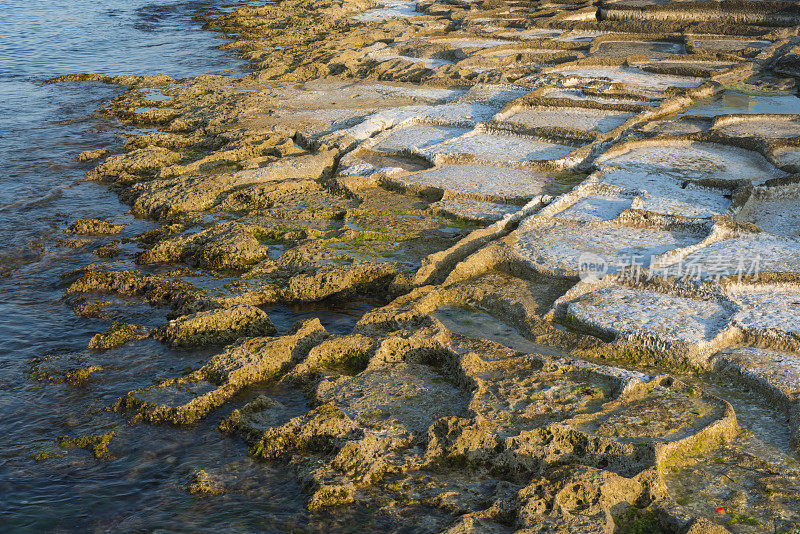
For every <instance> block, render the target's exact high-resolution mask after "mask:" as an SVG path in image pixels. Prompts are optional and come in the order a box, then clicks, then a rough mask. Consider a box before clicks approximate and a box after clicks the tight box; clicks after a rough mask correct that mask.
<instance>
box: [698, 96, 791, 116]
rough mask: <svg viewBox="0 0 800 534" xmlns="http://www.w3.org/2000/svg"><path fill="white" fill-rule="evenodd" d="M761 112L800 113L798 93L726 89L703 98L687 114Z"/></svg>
mask: <svg viewBox="0 0 800 534" xmlns="http://www.w3.org/2000/svg"><path fill="white" fill-rule="evenodd" d="M761 113H789V114H794V113H800V98H798V97H797V95H793V94H792V95H774V94H763V95H762V94H753V93H742V92H739V91H725V92H724V93H722V94H721V95H718V96H715V97H713V98H709V99H707V100H701V101H699V102H697V103H696V104H695V105H694V106H692V107H691V108H689V110H688V111H686V113H685V114H686V115H695V116H699V117H716V116H717V115H728V114H748V115H755V114H761Z"/></svg>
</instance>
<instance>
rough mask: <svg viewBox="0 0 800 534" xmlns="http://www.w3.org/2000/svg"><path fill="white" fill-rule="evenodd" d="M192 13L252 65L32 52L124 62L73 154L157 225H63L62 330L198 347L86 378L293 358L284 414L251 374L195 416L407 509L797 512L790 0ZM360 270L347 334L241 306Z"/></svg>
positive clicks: (426, 515)
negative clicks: (85, 140)
mask: <svg viewBox="0 0 800 534" xmlns="http://www.w3.org/2000/svg"><path fill="white" fill-rule="evenodd" d="M207 26H208V27H209V28H210V29H214V30H216V31H219V32H222V33H223V34H224V35H225V36H226V37H228V38H230V39H231V42H230V43H229V44H227V45H225V46H226V47H229V48H231V49H234V50H236V51H237V53H239V54H241V56H242V57H243V58H245V59H247V60H248V61H250V63H251V65H252V68H253V70H252V72H251V73H249V74H247V75H245V76H240V77H230V76H210V75H208V76H198V77H196V78H186V79H182V80H173V79H171V78H169V77H167V76H163V75H153V76H116V77H107V76H99V75H93V74H74V75H68V76H63V77H60V78H58V79H54V80H51V81H52V82H71V81H90V82H102V83H113V84H120V85H124V86H127V89H126V91H125V92H124V93H123V94H122V95H121V96H119V97H117V98H115V99H114V101H113V102H111V103H109V105H108V106H107V108H106V109H105V111H106V112H107V113H110V114H112V115H114V116H115V117H117V118H119V119H120V120H121V121H123V122H124V123H125V124H128V125H131V126H134V127H136V128H137V130H136V133H135V134H131V135H129V136H128V138H127V141H126V143H125V152H124V153H123V154H118V155H110V154H109V153H108V152H107V151H92V152H88V153H84V154H81V155H80V157H79V158H80V160H81V161H97V165H96V167H94V168H93V169H92V170H91V171H89V172H88V173H87V179H89V180H95V181H98V182H101V183H104V184H106V185H107V186H108V187H110V188H112V189H113V190H114V191H116V192H117V193H118V194H119V196H120V198H122V199H123V200H124V201H125V202H127V203H129V204H130V206H131V208H132V212H133V213H134V214H135V215H136V216H137V217H142V218H149V219H153V220H156V221H158V222H160V223H162V226H161V227H160V228H158V229H155V230H151V231H148V232H145V233H142V234H139V235H135V236H126V235H124V232H123V234H120V232H122V231H123V228H121V227H119V226H117V225H113V224H111V223H109V222H107V221H100V220H97V221H74V222H73V223H72V224H71V225H70V226H69V227H68V228H66V229H65V232H64V233H65V235H64V244H65V245H66V246H75V247H84V246H85V247H92V248H93V249H94V252H95V254H97V256H98V257H99V258H100V259H99V260H98V263H96V264H93V265H88V266H86V267H85V268H83V269H79V270H77V271H74V272H71V273H68V274H67V275H65V276H64V284H65V296H66V298H67V299H68V300H69V302H70V303H71V304H72V305H73V307H74V309H75V312H76V313H78V314H80V315H84V316H88V317H98V318H104V319H106V320H108V321H109V323H110V326H109V329H108V330H107V331H106V332H104V333H101V334H98V335H97V336H95V337H94V338H93V339H92V340H91V342H90V344H89V348H90V349H93V350H94V351H95V353H96V354H98V355H101V354H102V351H104V350H107V349H109V348H113V347H115V346H120V345H122V344H125V343H129V342H132V341H135V340H140V339H143V338H148V337H149V338H153V339H157V340H159V341H162V342H164V343H166V344H168V345H169V346H174V347H184V348H186V347H189V348H201V349H202V350H210V351H211V353H212V354H213V355H212V356H211V357H210V358H209V360H208V362H207V363H206V364H205V365H203V366H202V367H200V368H199V369H193V370H190V371H188V372H185V373H183V374H176V376H174V377H172V378H169V379H166V380H159V381H158V382H157V383H155V384H154V385H153V386H151V387H147V388H142V389H137V390H134V391H130V392H128V393H127V394H125V395H123V396H121V398H120V399H119V401H118V402H117V403H116V404H115V406H114V409H115V410H117V411H118V412H119V413H120V414H122V415H123V416H124V417H127V418H130V421H131V423H134V424H135V423H140V424H172V425H187V424H193V423H195V422H197V421H199V420H201V419H203V418H205V417H206V416H208V415H209V414H210V413H211V412H212V411H214V410H216V409H218V408H220V407H222V406H224V405H225V404H226V402H228V401H229V399H231V398H233V397H234V396H235V395H237V394H238V393H240V392H242V391H245V390H247V388H250V387H252V386H253V385H256V384H260V383H264V382H267V381H273V382H280V383H282V384H284V385H285V386H286V387H290V388H294V389H297V390H300V391H302V392H303V393H304V394H305V395H306V397H307V398H308V402H309V408H308V411H307V413H305V414H303V415H299V416H293V414H291V412H290V411H288V410H287V409H286V407H285V406H283V405H282V404H281V403H280V402H278V401H277V400H274V399H271V398H269V397H266V396H259V397H257V398H256V399H255V400H253V401H252V402H250V403H248V404H246V405H245V406H243V407H241V408H239V409H236V410H234V411H233V412H232V413H231V414H230V415H229V416H228V417H226V418H225V419H224V420H223V421H222V423H221V424H220V431H222V432H224V433H226V434H229V435H231V436H235V437H236V439H243V440H245V441H246V442H247V443H248V444H249V445H250V446H251V454H252V455H254V456H256V457H259V458H264V459H267V460H280V461H283V462H285V463H286V464H287V465H291V466H292V468H293V469H294V471H295V472H296V474H297V477H298V479H299V480H300V481H301V482H302V484H303V487H304V489H305V491H306V492H307V495H308V507H309V509H311V510H319V509H327V508H331V507H337V506H362V507H369V508H370V509H372V510H377V511H378V513H381V514H384V515H385V516H387V517H393V518H395V519H396V523H397V524H398V525H401V526H403V525H405V526H406V527H407V530H409V531H426V532H428V531H433V532H439V531H446V532H451V533H457V532H506V531H508V532H510V531H524V532H561V531H564V532H631V533H633V532H681V533H683V532H694V533H699V532H725V531H731V532H798V531H800V497H798V496H800V464H798V462H797V457H796V451H797V447H798V446H800V401H799V400H798V399H799V398H800V397H798V393H800V355H798V354H799V353H800V342H799V340H800V320H798V318H799V317H800V306H798V302H795V301H798V300H800V278H798V273H800V219H798V215H797V213H798V210H797V208H798V207H800V188H799V187H798V183H800V179H798V173H800V106H798V105H797V104H796V103H794V102H791V103H789V104H787V106H784V107H781V106H782V102H783V101H784V100H785V99H794V100H797V97H796V96H794V93H795V92H796V88H795V81H794V78H793V76H795V75H798V65H799V64H800V63H798V61H800V60H799V59H798V58H799V57H800V56H798V54H800V52H798V51H800V37H798V35H799V34H800V32H799V31H798V30H800V8H799V7H798V6H797V5H795V3H792V2H747V1H722V2H702V1H697V2H695V1H689V2H674V1H673V2H649V1H636V0H620V1H616V2H599V3H593V2H585V1H577V0H562V1H559V2H558V3H552V2H528V1H521V0H504V1H500V0H480V1H473V2H469V1H461V0H451V1H449V2H448V3H436V2H432V1H430V0H426V1H421V2H409V1H405V0H387V1H385V2H380V1H379V2H377V3H375V2H371V1H367V0H363V1H362V0H330V1H325V2H314V3H308V2H300V1H299V0H285V1H283V2H280V3H270V4H266V5H263V6H252V5H245V6H241V7H238V8H236V9H234V10H233V11H231V12H230V13H221V14H219V15H218V16H216V17H213V18H210V19H209V20H208V22H207ZM731 94H733V95H740V96H739V98H741V99H743V100H744V101H746V105H742V106H740V107H739V108H733V112H731V111H730V110H729V109H726V108H725V107H724V106H723V107H721V108H720V109H716V110H715V109H713V106H712V109H711V111H709V110H708V109H706V108H703V105H704V103H707V102H717V101H719V99H720V98H723V99H724V98H727V96H728V95H731ZM709 99H711V100H709ZM782 99H784V100H782ZM792 106H794V109H793V110H792V109H791V108H792ZM786 107H788V108H789V111H787V109H786ZM365 299H368V301H369V302H370V306H369V307H370V308H371V309H370V310H369V311H367V312H366V313H365V314H364V315H363V317H361V318H360V320H359V321H358V322H357V324H356V325H355V327H354V328H353V330H352V332H347V333H343V332H332V331H329V330H328V329H326V327H325V326H324V325H323V324H322V323H321V322H320V320H319V319H306V320H304V321H299V322H298V323H297V324H295V325H294V326H293V327H292V328H291V330H290V331H289V332H281V331H279V329H278V328H277V327H276V325H275V324H274V322H273V320H271V318H270V309H271V308H272V307H274V306H276V305H290V304H299V303H310V302H315V303H319V302H322V303H325V304H326V305H330V306H332V307H333V306H336V305H337V303H341V302H350V301H364V300H365ZM131 300H134V301H137V302H143V303H146V304H147V305H150V306H153V307H161V308H169V310H170V315H169V317H170V319H171V320H170V321H169V322H168V323H166V324H163V325H161V326H158V327H155V328H152V327H148V326H147V325H141V324H133V323H131V322H130V321H131V320H132V319H127V318H126V316H125V307H126V305H127V303H128V302H130V301H131ZM126 319H127V320H126ZM99 359H102V358H100V357H98V360H99ZM46 363H48V362H43V363H42V362H40V364H39V365H38V367H37V369H36V372H37V373H38V374H39V375H40V376H49V377H50V378H57V379H60V380H63V381H66V382H67V383H75V384H80V383H84V382H85V381H87V380H91V379H92V377H93V376H94V374H95V373H102V372H103V365H102V363H101V362H99V361H98V362H96V363H93V364H91V365H89V366H84V367H82V368H80V369H68V370H64V369H59V368H58V366H57V365H53V364H52V362H50V367H48V366H47V365H45V364H46ZM719 376H724V377H726V380H732V381H734V382H735V383H737V384H740V385H741V387H742V388H745V389H747V390H752V391H754V392H756V394H757V395H758V396H759V397H761V398H762V399H764V402H765V403H767V404H768V405H769V406H770V411H771V414H770V416H769V417H772V418H775V419H776V420H779V421H785V424H784V429H783V430H784V431H785V432H786V433H787V434H788V435H789V437H788V439H790V440H791V441H790V446H789V447H788V448H787V450H784V451H780V453H779V454H776V453H775V449H769V448H768V447H765V446H764V443H763V441H762V440H761V439H760V437H759V436H758V434H757V433H754V432H752V431H750V430H749V429H748V428H747V425H740V424H739V422H737V409H738V408H735V407H734V405H733V404H734V401H733V400H732V399H727V398H726V397H725V395H724V394H720V393H719V392H718V391H717V392H715V393H712V392H710V391H706V389H705V388H704V387H703V384H704V383H709V382H712V381H713V380H714V379H715V378H716V377H719ZM712 389H713V388H712ZM715 391H716V390H715ZM787 429H788V430H787ZM111 439H112V438H111V437H103V438H102V439H94V440H92V439H88V440H84V441H86V443H87V444H88V445H87V446H92V447H95V448H96V447H97V444H98V443H101V444H102V447H101V448H102V449H103V450H105V448H107V446H108V443H109V441H110V440H111ZM81 443H83V442H81ZM103 450H100V452H99V453H98V452H95V454H96V455H97V456H98V458H101V457H102V453H103ZM767 450H769V452H765V451H767ZM187 491H191V492H193V493H208V494H210V495H213V494H218V493H220V492H224V491H225V487H224V481H220V480H217V479H216V478H215V476H214V475H213V474H209V473H206V472H201V473H198V474H197V476H196V477H195V478H194V479H193V480H192V481H191V483H190V485H189V488H188V490H187ZM209 498H213V497H211V496H210V497H209ZM412 518H413V519H412ZM409 525H412V526H409Z"/></svg>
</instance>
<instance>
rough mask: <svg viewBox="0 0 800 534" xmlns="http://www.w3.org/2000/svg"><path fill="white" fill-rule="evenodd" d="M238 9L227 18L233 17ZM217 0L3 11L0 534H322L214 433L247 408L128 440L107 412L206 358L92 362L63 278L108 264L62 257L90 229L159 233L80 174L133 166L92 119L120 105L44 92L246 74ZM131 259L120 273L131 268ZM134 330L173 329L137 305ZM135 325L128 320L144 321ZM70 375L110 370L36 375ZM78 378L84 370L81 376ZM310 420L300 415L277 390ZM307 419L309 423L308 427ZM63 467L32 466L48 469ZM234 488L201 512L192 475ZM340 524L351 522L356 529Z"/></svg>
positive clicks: (128, 357)
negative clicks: (92, 445)
mask: <svg viewBox="0 0 800 534" xmlns="http://www.w3.org/2000/svg"><path fill="white" fill-rule="evenodd" d="M229 1H230V0H229ZM218 7H220V8H224V7H225V3H224V2H221V1H219V0H205V1H194V2H182V1H176V0H155V1H154V0H99V1H98V0H46V1H45V0H3V2H2V11H1V13H2V20H1V21H0V43H2V46H1V47H0V414H2V417H0V531H3V532H52V531H57V532H64V531H78V532H86V531H115V532H116V531H122V532H128V531H137V532H141V531H152V530H162V531H168V532H175V531H198V530H200V531H226V532H227V531H234V532H235V531H240V532H252V531H267V532H285V531H288V530H293V529H299V530H302V531H326V530H327V529H328V528H329V526H330V525H332V524H333V522H332V519H331V518H330V517H325V516H310V515H309V514H308V513H307V512H306V511H305V507H304V498H305V497H304V494H303V492H302V491H301V489H300V487H299V486H298V484H297V482H296V480H295V477H294V476H293V474H292V473H291V472H289V471H288V470H287V469H286V466H284V465H270V464H264V463H259V462H256V461H254V460H252V459H251V458H250V457H249V456H248V454H247V449H246V446H245V445H244V444H243V443H241V442H240V441H238V440H235V439H230V438H227V437H225V436H223V435H222V434H220V433H219V432H218V431H217V430H216V425H217V424H218V422H219V420H220V419H221V418H222V417H224V416H225V415H226V413H227V412H229V411H230V410H231V409H232V408H234V407H236V406H239V405H241V404H242V403H244V402H246V401H247V400H248V399H249V398H251V397H252V396H253V395H255V394H257V393H259V391H257V390H254V391H249V392H247V393H245V394H243V395H241V396H240V397H239V398H237V399H235V400H234V401H233V402H232V403H231V405H230V406H229V407H228V408H226V409H225V410H221V412H220V413H216V414H214V416H213V417H211V418H210V420H209V421H207V422H205V423H203V424H200V425H198V426H197V427H194V428H188V429H175V428H166V427H154V426H149V425H133V426H132V425H129V424H128V422H127V421H126V419H125V418H123V417H121V416H119V415H118V414H116V413H114V412H111V411H109V410H108V409H107V408H108V407H109V406H110V405H111V404H113V402H114V401H115V400H116V399H117V398H118V397H119V396H121V395H123V394H125V393H126V392H127V391H129V390H131V389H134V388H138V387H143V386H148V385H150V384H151V383H152V380H154V379H163V378H167V377H169V376H176V375H179V374H181V373H182V372H183V370H185V369H187V368H192V367H195V368H196V367H197V366H199V365H201V364H202V363H203V361H204V360H205V359H207V358H208V357H209V354H208V353H207V352H198V351H187V352H178V351H174V350H169V349H167V348H165V347H164V346H162V345H161V344H159V343H157V342H154V341H151V340H145V341H141V342H136V343H132V344H129V345H127V346H124V347H121V348H119V349H114V350H111V351H107V352H102V353H101V352H95V351H89V350H87V348H86V347H87V343H88V341H89V339H90V338H91V336H92V335H94V334H96V333H98V332H101V331H103V330H105V329H106V328H107V326H108V322H107V321H104V320H99V319H87V318H82V317H78V316H76V315H75V314H73V312H72V309H71V307H70V306H69V305H68V303H67V301H66V300H65V298H64V296H63V292H64V285H63V283H62V282H61V281H60V276H61V275H62V274H63V273H66V272H67V271H69V270H70V269H73V268H75V267H80V266H83V265H86V264H89V263H96V262H98V261H100V259H99V258H98V257H97V256H94V255H92V254H91V248H92V247H93V246H96V245H97V244H94V245H92V244H90V245H87V246H85V247H78V248H73V247H67V246H62V245H61V244H60V241H59V240H60V239H63V238H65V237H66V236H65V235H64V234H63V233H62V232H61V230H63V228H64V227H65V226H66V225H68V224H69V223H70V222H72V221H74V220H75V219H78V218H94V217H107V218H109V219H113V220H115V221H119V222H125V223H128V224H129V227H128V228H126V230H125V231H124V233H123V237H126V236H132V235H134V234H136V233H138V232H141V231H143V230H146V229H148V228H151V227H152V226H153V223H150V222H147V221H140V220H135V219H133V217H132V216H131V215H130V214H128V213H126V212H127V210H128V207H127V206H125V205H123V204H121V203H120V202H119V201H118V200H117V198H116V196H115V195H114V194H112V193H111V192H109V191H107V190H106V189H105V188H104V187H102V186H100V185H97V184H94V183H90V182H85V181H80V178H81V177H82V176H83V174H84V173H85V172H86V171H87V170H88V169H89V168H90V167H89V166H88V165H85V164H78V163H76V162H75V161H74V158H75V156H77V155H78V154H79V153H80V152H82V151H84V150H88V149H95V148H101V147H107V148H109V149H111V150H112V151H117V152H118V151H119V150H120V149H121V139H120V133H121V131H122V127H121V125H120V124H118V123H116V122H115V121H113V120H112V119H110V118H108V117H106V116H103V115H100V114H98V113H96V110H97V109H98V108H99V107H100V106H102V105H103V104H104V103H105V102H107V101H108V100H109V99H110V98H111V97H113V96H114V95H115V94H118V93H119V92H120V91H121V90H122V89H121V88H119V87H116V86H109V85H103V84H97V83H65V84H57V85H42V84H41V82H42V81H43V80H45V79H47V78H50V77H53V76H57V75H61V74H67V73H72V72H98V73H105V74H143V73H149V74H154V73H165V74H168V75H171V76H173V77H184V76H191V75H197V74H204V73H221V74H226V73H228V74H235V72H236V71H237V69H239V68H240V67H241V63H240V62H239V61H238V60H237V59H236V58H234V57H231V56H229V55H226V54H225V53H223V52H222V51H220V50H219V49H218V48H217V47H218V45H219V44H221V41H220V39H219V37H218V36H217V35H215V34H213V33H211V32H206V31H203V30H201V28H200V24H201V23H200V22H197V21H194V20H193V17H194V15H195V14H196V12H197V11H198V10H202V9H214V8H218ZM130 256H131V254H130V253H124V254H123V255H122V257H121V258H120V259H119V260H118V262H119V264H120V267H124V266H127V265H129V264H130ZM122 304H124V305H125V306H128V312H129V313H128V318H129V320H134V321H136V322H140V323H144V324H153V325H154V324H158V323H160V322H164V321H165V320H166V310H157V309H151V308H149V307H147V306H144V305H142V304H140V303H136V302H132V303H122ZM131 318H132V319H131ZM40 358H44V359H45V360H46V362H45V365H52V366H54V367H56V368H59V369H69V368H72V367H82V366H85V365H88V364H94V365H100V366H101V367H103V370H102V371H98V372H97V373H95V375H93V377H92V380H91V381H89V382H88V383H87V384H85V385H83V386H73V385H67V384H64V383H58V382H51V381H47V380H44V381H40V380H37V379H36V377H35V376H34V374H33V371H34V370H35V369H36V368H37V365H39V364H36V363H33V362H35V360H36V359H40ZM71 366H72V367H71ZM267 392H268V393H269V394H270V395H273V396H275V397H277V398H278V399H279V400H280V401H281V402H282V403H284V404H285V405H286V406H288V407H289V408H288V409H289V413H287V417H288V416H291V415H293V414H294V415H296V414H299V413H302V412H303V411H304V410H305V409H306V408H305V400H304V399H303V398H302V396H300V395H299V394H297V393H293V392H291V391H283V390H275V389H274V388H273V389H269V390H268V391H267ZM295 412H296V413H295ZM108 431H113V432H114V433H115V436H114V439H113V440H112V442H111V446H110V458H108V459H106V460H97V459H95V458H94V456H93V455H92V454H91V453H89V452H88V451H85V450H59V449H58V448H57V447H54V440H55V439H56V438H57V437H58V436H60V435H67V436H76V435H87V434H98V433H102V432H108ZM42 451H54V452H56V453H58V454H59V455H60V457H56V458H51V459H48V460H44V461H39V462H37V461H35V460H34V459H33V458H32V457H31V456H32V455H33V454H35V453H37V452H42ZM198 469H204V470H207V471H209V472H212V473H221V474H223V475H224V476H225V478H226V486H227V488H228V489H229V491H228V492H227V493H226V494H225V495H222V496H216V497H205V496H195V495H190V494H189V493H188V492H187V491H186V484H187V483H188V482H189V479H190V477H191V475H192V473H194V472H195V471H197V470H198ZM341 517H342V520H345V519H344V518H343V516H341Z"/></svg>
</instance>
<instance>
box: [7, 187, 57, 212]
mask: <svg viewBox="0 0 800 534" xmlns="http://www.w3.org/2000/svg"><path fill="white" fill-rule="evenodd" d="M62 196H64V191H63V189H61V188H58V189H53V190H52V191H50V192H49V193H48V194H47V195H45V196H43V197H39V198H35V199H31V198H22V199H18V200H16V201H14V202H10V203H8V204H3V205H0V213H4V212H8V211H22V210H29V209H33V208H41V207H43V206H47V205H48V204H50V203H52V202H53V201H54V200H57V199H59V198H61V197H62Z"/></svg>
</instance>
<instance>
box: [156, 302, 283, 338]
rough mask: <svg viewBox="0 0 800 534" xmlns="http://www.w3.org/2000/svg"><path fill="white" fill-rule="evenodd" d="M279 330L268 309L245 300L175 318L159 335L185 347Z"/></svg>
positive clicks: (163, 327)
mask: <svg viewBox="0 0 800 534" xmlns="http://www.w3.org/2000/svg"><path fill="white" fill-rule="evenodd" d="M277 333H278V331H277V329H276V328H275V325H274V324H272V321H270V319H269V316H267V314H266V313H264V312H263V311H261V310H260V309H258V308H256V307H255V306H248V305H246V304H241V305H238V306H232V307H230V308H220V309H217V310H209V311H205V312H197V313H193V314H191V315H186V316H183V317H179V318H177V319H173V320H172V321H170V322H169V323H167V324H166V325H164V326H162V327H161V328H159V329H158V330H157V331H156V332H155V336H156V337H158V338H160V339H162V340H164V341H166V342H168V343H170V344H171V345H174V346H178V347H184V346H193V345H217V344H220V345H221V344H225V343H230V342H231V341H235V340H236V339H238V338H242V337H254V336H271V335H275V334H277Z"/></svg>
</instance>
